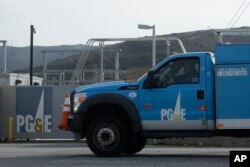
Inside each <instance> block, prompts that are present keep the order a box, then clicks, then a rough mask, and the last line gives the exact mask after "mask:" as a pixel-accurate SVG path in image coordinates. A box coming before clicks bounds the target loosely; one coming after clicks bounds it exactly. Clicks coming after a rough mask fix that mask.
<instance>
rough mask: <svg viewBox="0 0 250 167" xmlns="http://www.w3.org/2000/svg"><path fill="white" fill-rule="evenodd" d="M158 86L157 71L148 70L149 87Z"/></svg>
mask: <svg viewBox="0 0 250 167" xmlns="http://www.w3.org/2000/svg"><path fill="white" fill-rule="evenodd" d="M155 86H156V82H155V73H154V71H149V72H148V85H147V87H148V88H154V87H155Z"/></svg>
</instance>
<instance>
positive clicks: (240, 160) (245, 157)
mask: <svg viewBox="0 0 250 167" xmlns="http://www.w3.org/2000/svg"><path fill="white" fill-rule="evenodd" d="M246 159H247V156H246V155H241V156H239V155H236V156H235V158H234V162H243V161H244V160H246Z"/></svg>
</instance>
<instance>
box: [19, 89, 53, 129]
mask: <svg viewBox="0 0 250 167" xmlns="http://www.w3.org/2000/svg"><path fill="white" fill-rule="evenodd" d="M16 92H17V95H16V98H17V99H16V102H17V105H16V106H17V108H16V131H17V132H26V133H30V132H45V133H51V131H52V89H51V88H35V87H34V88H21V87H20V88H17V91H16Z"/></svg>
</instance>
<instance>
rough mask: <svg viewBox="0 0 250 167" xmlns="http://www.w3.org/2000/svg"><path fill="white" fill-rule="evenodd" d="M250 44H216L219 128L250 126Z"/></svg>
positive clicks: (249, 127) (216, 94)
mask: <svg viewBox="0 0 250 167" xmlns="http://www.w3.org/2000/svg"><path fill="white" fill-rule="evenodd" d="M249 75H250V45H249V44H227V45H218V46H217V48H216V65H215V88H216V89H215V96H216V97H215V99H216V128H217V129H232V130H233V129H250V101H249V100H250V76H249Z"/></svg>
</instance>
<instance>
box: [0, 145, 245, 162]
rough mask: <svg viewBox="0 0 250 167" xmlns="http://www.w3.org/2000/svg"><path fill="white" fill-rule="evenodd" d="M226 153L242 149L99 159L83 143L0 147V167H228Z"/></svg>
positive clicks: (172, 150) (166, 150)
mask: <svg viewBox="0 0 250 167" xmlns="http://www.w3.org/2000/svg"><path fill="white" fill-rule="evenodd" d="M245 149H248V150H249V148H245ZM230 150H244V149H243V148H240V149H239V148H209V147H196V148H195V147H166V146H147V147H145V148H144V149H143V150H142V151H141V152H139V153H138V154H135V155H130V156H125V155H124V156H121V157H116V158H101V157H96V156H95V155H93V154H92V152H91V151H90V150H89V149H88V147H87V146H86V144H85V143H83V142H42V143H41V142H33V143H11V144H8V143H0V167H50V166H53V167H78V166H79V167H80V166H81V167H83V166H88V167H91V166H103V167H117V166H119V167H123V166H126V167H127V166H129V167H131V166H136V167H139V166H143V167H153V166H157V167H158V166H164V167H166V166H167V167H172V166H173V167H189V166H190V167H229V151H230Z"/></svg>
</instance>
